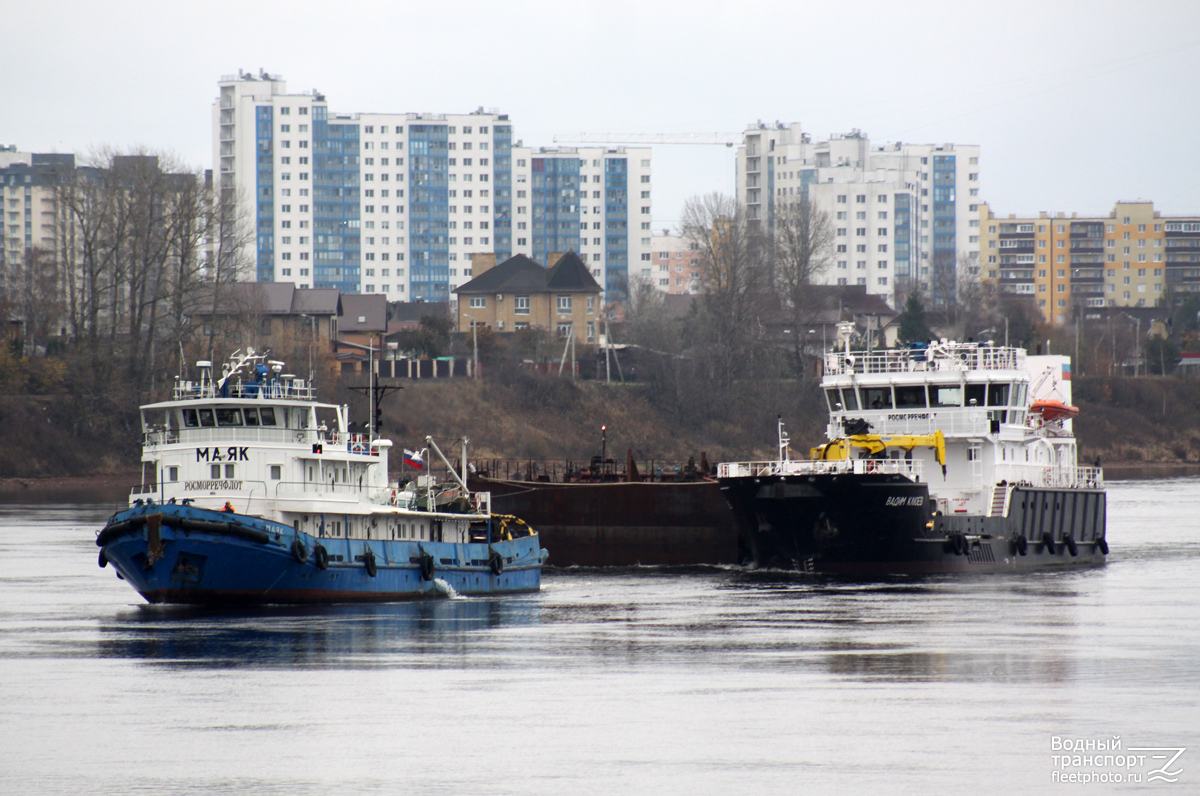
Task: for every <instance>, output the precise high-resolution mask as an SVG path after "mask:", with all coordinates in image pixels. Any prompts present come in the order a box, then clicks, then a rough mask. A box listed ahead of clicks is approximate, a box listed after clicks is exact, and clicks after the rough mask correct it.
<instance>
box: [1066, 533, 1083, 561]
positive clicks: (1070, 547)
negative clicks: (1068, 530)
mask: <svg viewBox="0 0 1200 796" xmlns="http://www.w3.org/2000/svg"><path fill="white" fill-rule="evenodd" d="M1063 544H1065V545H1066V546H1067V552H1068V553H1070V554H1071V555H1072V556H1077V555H1079V545H1077V544H1076V543H1075V537H1074V536H1072V535H1071V534H1067V535H1065V536H1063Z"/></svg>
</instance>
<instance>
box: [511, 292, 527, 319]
mask: <svg viewBox="0 0 1200 796" xmlns="http://www.w3.org/2000/svg"><path fill="white" fill-rule="evenodd" d="M513 314H514V315H528V314H529V296H513Z"/></svg>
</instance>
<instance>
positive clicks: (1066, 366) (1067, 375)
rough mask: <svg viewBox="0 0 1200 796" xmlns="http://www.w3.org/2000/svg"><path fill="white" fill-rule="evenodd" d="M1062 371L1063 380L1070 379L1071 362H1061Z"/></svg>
mask: <svg viewBox="0 0 1200 796" xmlns="http://www.w3.org/2000/svg"><path fill="white" fill-rule="evenodd" d="M1062 372H1063V381H1070V380H1071V363H1070V362H1064V363H1063V371H1062Z"/></svg>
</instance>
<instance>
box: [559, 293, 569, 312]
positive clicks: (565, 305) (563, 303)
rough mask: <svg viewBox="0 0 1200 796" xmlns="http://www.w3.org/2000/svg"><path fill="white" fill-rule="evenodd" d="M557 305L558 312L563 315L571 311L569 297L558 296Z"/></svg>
mask: <svg viewBox="0 0 1200 796" xmlns="http://www.w3.org/2000/svg"><path fill="white" fill-rule="evenodd" d="M557 305H558V311H559V312H564V313H565V312H570V311H571V296H569V295H567V296H559V297H558V303H557Z"/></svg>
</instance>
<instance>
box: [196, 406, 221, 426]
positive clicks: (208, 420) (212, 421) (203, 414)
mask: <svg viewBox="0 0 1200 796" xmlns="http://www.w3.org/2000/svg"><path fill="white" fill-rule="evenodd" d="M196 411H197V412H198V413H199V415H200V425H201V426H203V427H204V428H212V427H213V426H215V425H216V424H217V421H216V418H215V417H213V410H211V409H198V410H196Z"/></svg>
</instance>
